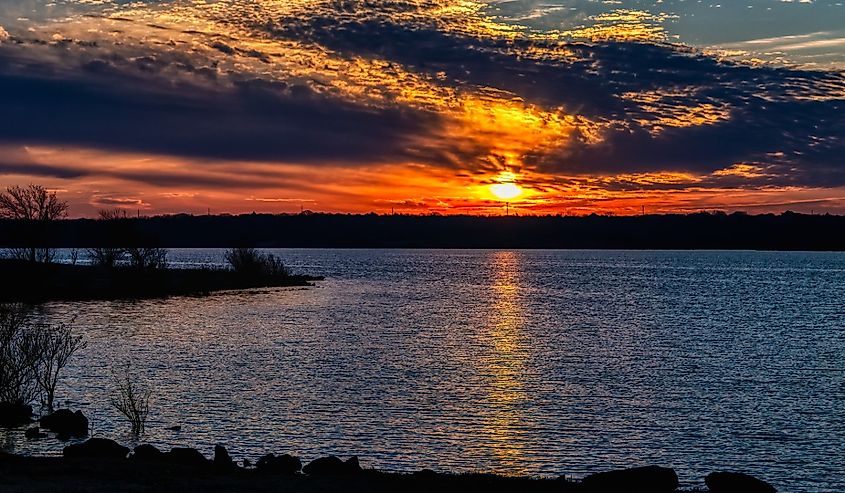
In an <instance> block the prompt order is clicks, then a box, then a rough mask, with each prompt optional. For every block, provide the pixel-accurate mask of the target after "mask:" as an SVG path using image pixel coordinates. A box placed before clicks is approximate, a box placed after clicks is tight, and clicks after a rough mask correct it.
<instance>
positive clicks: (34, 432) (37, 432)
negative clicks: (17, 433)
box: [24, 426, 47, 439]
mask: <svg viewBox="0 0 845 493" xmlns="http://www.w3.org/2000/svg"><path fill="white" fill-rule="evenodd" d="M24 436H26V437H27V438H32V439H36V438H47V434H46V433H41V429H40V428H39V427H37V426H33V427H32V428H29V429H27V430H26V433H24Z"/></svg>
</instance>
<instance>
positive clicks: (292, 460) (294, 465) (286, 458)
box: [255, 454, 302, 474]
mask: <svg viewBox="0 0 845 493" xmlns="http://www.w3.org/2000/svg"><path fill="white" fill-rule="evenodd" d="M255 468H256V469H258V470H259V471H260V472H267V473H274V474H295V473H298V472H299V471H300V470H301V469H302V461H300V460H299V457H294V456H292V455H288V454H284V455H280V456H278V457H277V456H275V455H273V454H267V455H265V456H264V457H261V458H260V459H258V462H257V463H256V464H255Z"/></svg>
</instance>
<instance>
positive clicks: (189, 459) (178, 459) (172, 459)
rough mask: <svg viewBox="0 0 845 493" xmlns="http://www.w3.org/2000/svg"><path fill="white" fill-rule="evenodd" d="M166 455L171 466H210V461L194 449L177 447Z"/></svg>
mask: <svg viewBox="0 0 845 493" xmlns="http://www.w3.org/2000/svg"><path fill="white" fill-rule="evenodd" d="M164 455H165V459H166V460H167V462H169V463H170V464H176V465H180V466H189V467H202V466H207V465H208V464H209V461H208V459H206V458H205V456H204V455H202V454H201V453H200V452H199V451H198V450H197V449H194V448H185V447H176V448H173V449H170V452H168V453H166V454H164Z"/></svg>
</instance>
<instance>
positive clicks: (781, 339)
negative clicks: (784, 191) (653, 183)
mask: <svg viewBox="0 0 845 493" xmlns="http://www.w3.org/2000/svg"><path fill="white" fill-rule="evenodd" d="M277 253H278V254H280V255H281V256H282V257H283V258H284V259H286V260H287V261H288V263H289V264H291V265H292V266H294V268H295V270H297V271H302V272H308V273H313V274H322V275H326V276H327V280H326V281H324V282H321V283H319V284H318V286H317V287H314V288H308V289H300V288H297V289H282V290H259V291H252V292H235V293H224V294H216V295H214V296H210V297H205V298H173V299H168V300H151V301H139V302H91V303H52V304H49V305H47V306H46V307H44V308H43V312H42V316H44V317H47V318H52V319H54V320H67V319H68V318H74V319H75V322H74V324H75V326H76V327H78V328H79V329H80V330H81V331H82V332H83V333H84V334H85V335H86V337H87V338H88V341H89V347H88V348H87V349H86V350H85V351H84V353H83V354H81V355H80V356H78V357H77V358H76V359H75V360H74V361H73V364H72V366H71V367H70V368H68V371H67V377H66V378H65V379H64V381H63V384H62V385H61V387H60V389H59V396H58V398H59V399H60V400H61V401H62V402H64V401H66V400H67V401H68V403H69V405H70V406H71V407H73V408H80V407H81V408H82V409H84V411H85V413H86V414H87V415H88V416H89V417H91V418H92V421H93V425H94V429H95V433H96V434H97V435H102V436H107V437H112V438H115V439H118V440H120V441H123V442H130V441H131V437H129V435H128V433H127V431H128V425H126V424H124V423H122V422H120V421H119V419H118V416H117V415H116V413H115V412H114V411H112V410H111V409H109V406H108V395H109V380H110V378H111V377H110V372H111V369H112V368H114V367H116V366H120V365H121V364H123V363H124V362H126V361H131V362H132V365H133V367H134V368H135V369H137V370H138V371H139V372H140V373H142V374H143V375H144V377H145V378H146V379H147V380H148V381H149V382H150V384H151V385H152V386H153V388H154V389H155V402H154V409H153V416H152V418H151V422H150V424H149V430H148V435H147V436H146V437H145V441H148V442H150V443H153V444H155V445H157V446H160V447H165V448H166V447H170V446H175V445H183V446H184V445H189V446H196V447H199V448H200V449H201V450H203V451H204V452H205V453H207V454H209V453H210V451H211V448H212V447H213V445H214V444H215V443H218V442H219V443H223V444H225V445H226V446H227V447H229V449H230V451H231V453H232V455H233V456H234V457H235V458H238V459H240V458H249V459H251V460H254V459H256V458H257V457H258V456H260V455H261V454H263V453H266V452H276V453H284V452H289V453H294V454H298V455H300V456H302V457H303V458H304V459H305V460H310V459H313V458H315V457H318V456H322V455H326V454H339V455H352V454H358V455H360V456H361V458H362V462H363V463H364V464H365V465H366V466H369V467H377V468H383V469H390V470H400V471H410V470H415V469H419V468H423V467H427V468H432V469H436V470H450V471H472V470H482V471H495V472H500V473H507V474H532V475H558V474H571V475H575V476H582V475H584V474H588V473H590V472H594V471H600V470H606V469H610V468H614V467H629V466H636V465H643V464H651V463H655V464H662V465H666V466H671V467H674V468H675V469H676V470H677V471H678V473H679V475H680V477H681V480H682V482H684V483H685V484H687V485H698V484H701V480H702V478H703V477H704V476H705V475H706V474H707V473H709V472H712V471H714V470H719V469H727V470H740V471H745V472H749V473H752V474H755V475H758V476H760V477H762V478H765V479H767V480H770V481H771V482H773V483H774V484H775V485H776V486H778V488H779V489H780V490H782V491H790V492H811V491H812V492H816V491H842V490H845V471H844V470H843V464H842V461H841V458H842V451H843V449H845V357H843V355H845V309H843V305H842V299H843V294H845V255H843V254H834V253H830V254H828V253H755V252H621V251H619V252H591V251H430V250H419V251H416V250H407V251H404V250H360V251H358V250H280V251H278V252H277ZM171 258H172V259H173V260H174V263H177V264H180V265H188V264H209V263H210V264H220V263H221V262H222V251H219V250H176V251H173V252H171ZM176 424H178V425H181V426H182V431H181V432H173V431H168V430H167V429H166V427H168V426H172V425H176ZM0 440H2V441H0V443H2V444H3V446H4V447H5V448H7V449H10V450H12V451H16V452H21V453H39V454H43V453H57V452H58V451H60V448H61V445H60V444H59V443H58V442H57V441H55V440H54V439H48V440H43V441H39V442H31V441H26V440H24V439H23V438H22V431H16V432H11V433H7V432H0Z"/></svg>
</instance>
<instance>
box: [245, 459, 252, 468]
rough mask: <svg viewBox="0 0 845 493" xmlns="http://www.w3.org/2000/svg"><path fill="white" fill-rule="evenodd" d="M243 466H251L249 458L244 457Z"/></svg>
mask: <svg viewBox="0 0 845 493" xmlns="http://www.w3.org/2000/svg"><path fill="white" fill-rule="evenodd" d="M244 467H252V462H250V461H249V459H244Z"/></svg>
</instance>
